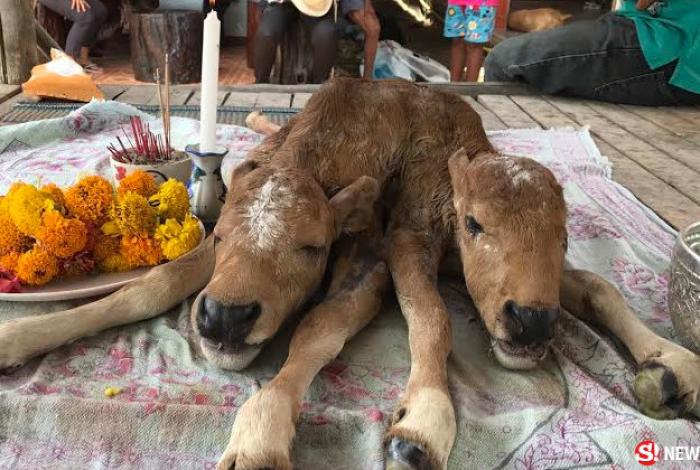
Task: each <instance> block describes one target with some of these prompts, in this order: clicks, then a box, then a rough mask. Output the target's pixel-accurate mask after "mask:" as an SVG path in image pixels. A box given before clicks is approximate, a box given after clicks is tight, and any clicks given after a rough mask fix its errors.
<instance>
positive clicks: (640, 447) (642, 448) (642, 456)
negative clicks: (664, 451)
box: [634, 440, 659, 467]
mask: <svg viewBox="0 0 700 470" xmlns="http://www.w3.org/2000/svg"><path fill="white" fill-rule="evenodd" d="M634 456H635V457H636V458H637V462H639V465H644V466H645V467H649V466H651V465H654V464H655V463H656V462H658V460H659V446H657V445H656V442H654V441H651V440H646V441H642V442H640V443H639V444H637V447H635V448H634Z"/></svg>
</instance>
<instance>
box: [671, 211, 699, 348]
mask: <svg viewBox="0 0 700 470" xmlns="http://www.w3.org/2000/svg"><path fill="white" fill-rule="evenodd" d="M670 271H671V281H670V283H669V290H668V309H669V311H670V313H671V321H672V322H673V327H674V329H675V330H676V333H677V334H678V337H679V339H680V340H681V343H682V344H683V345H684V346H686V347H687V348H689V349H691V350H693V351H695V352H696V353H698V354H700V222H698V223H696V224H693V225H691V226H690V227H688V228H686V229H685V230H683V231H682V232H681V233H680V235H679V236H678V240H677V241H676V246H675V247H674V248H673V255H672V256H671V268H670Z"/></svg>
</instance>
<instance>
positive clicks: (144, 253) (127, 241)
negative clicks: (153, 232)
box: [121, 236, 163, 266]
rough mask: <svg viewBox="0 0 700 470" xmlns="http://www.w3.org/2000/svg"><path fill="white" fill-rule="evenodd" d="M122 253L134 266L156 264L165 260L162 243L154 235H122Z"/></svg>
mask: <svg viewBox="0 0 700 470" xmlns="http://www.w3.org/2000/svg"><path fill="white" fill-rule="evenodd" d="M121 254H122V256H124V259H126V261H127V263H129V264H130V265H132V266H155V265H156V264H158V263H160V262H161V261H162V260H163V251H162V250H161V249H160V243H159V242H158V241H157V240H156V239H154V238H153V237H144V236H125V237H122V242H121Z"/></svg>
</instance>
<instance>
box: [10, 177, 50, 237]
mask: <svg viewBox="0 0 700 470" xmlns="http://www.w3.org/2000/svg"><path fill="white" fill-rule="evenodd" d="M4 202H5V201H4ZM6 204H7V205H6V206H5V207H7V209H8V210H9V213H10V217H11V218H12V222H14V224H15V225H16V226H17V228H18V229H19V231H20V232H22V233H23V234H25V235H31V236H35V235H36V234H37V232H38V231H39V228H40V227H41V217H42V216H43V214H44V212H47V211H52V210H54V207H55V204H54V202H53V200H52V199H51V198H50V197H49V196H48V195H47V194H44V193H42V192H40V191H39V190H38V189H36V188H35V187H34V186H32V185H30V184H22V185H20V186H13V187H12V188H11V189H10V192H9V193H8V194H7V198H6Z"/></svg>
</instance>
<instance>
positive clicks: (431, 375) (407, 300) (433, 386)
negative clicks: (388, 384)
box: [386, 229, 457, 470]
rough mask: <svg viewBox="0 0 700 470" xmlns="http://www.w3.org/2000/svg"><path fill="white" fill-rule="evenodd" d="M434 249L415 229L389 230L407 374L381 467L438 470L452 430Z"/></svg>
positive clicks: (444, 317) (446, 328)
mask: <svg viewBox="0 0 700 470" xmlns="http://www.w3.org/2000/svg"><path fill="white" fill-rule="evenodd" d="M438 264H439V253H438V250H437V249H436V247H434V246H431V244H430V243H429V242H428V240H426V238H425V237H424V236H423V235H421V234H418V233H416V232H412V231H408V230H401V229H398V230H395V231H394V232H393V233H392V240H391V255H390V269H391V274H392V276H393V279H394V286H395V288H396V295H397V297H398V300H399V304H400V306H401V311H402V313H403V315H404V317H405V318H406V322H407V323H408V341H409V346H410V349H411V374H410V376H409V378H408V384H407V386H406V390H405V392H404V395H403V397H402V399H401V404H400V406H399V408H398V409H397V411H396V413H395V415H394V420H393V424H392V426H391V428H390V429H389V430H388V431H387V437H386V454H387V455H386V459H387V469H421V470H424V469H432V470H437V469H444V468H446V466H447V458H448V457H449V455H450V450H451V449H452V445H453V443H454V439H455V435H456V432H457V424H456V421H455V412H454V407H453V405H452V400H451V398H450V393H449V391H448V388H447V356H448V355H449V354H450V351H451V349H452V327H451V324H450V319H449V316H448V313H447V308H446V307H445V304H444V302H443V300H442V298H441V297H440V294H439V292H438V290H437V285H436V281H437V269H438Z"/></svg>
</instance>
